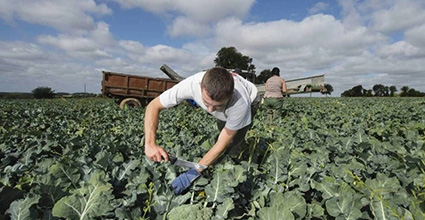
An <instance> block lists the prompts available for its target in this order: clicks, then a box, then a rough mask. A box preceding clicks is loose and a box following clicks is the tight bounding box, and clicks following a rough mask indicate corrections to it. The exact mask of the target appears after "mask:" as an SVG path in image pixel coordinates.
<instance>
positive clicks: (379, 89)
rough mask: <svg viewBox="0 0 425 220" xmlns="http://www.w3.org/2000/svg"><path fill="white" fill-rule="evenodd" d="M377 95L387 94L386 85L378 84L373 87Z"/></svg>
mask: <svg viewBox="0 0 425 220" xmlns="http://www.w3.org/2000/svg"><path fill="white" fill-rule="evenodd" d="M372 89H373V92H374V93H375V96H384V95H385V86H384V85H382V84H376V85H374V86H373V87H372Z"/></svg>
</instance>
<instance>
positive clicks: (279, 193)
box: [0, 98, 425, 220]
mask: <svg viewBox="0 0 425 220" xmlns="http://www.w3.org/2000/svg"><path fill="white" fill-rule="evenodd" d="M0 112H1V115H0V160H1V163H0V219H170V220H173V219H179V220H184V219H417V220H423V219H425V214H424V213H425V202H424V201H425V144H424V143H425V136H424V132H425V99H423V98H422V99H420V98H287V99H286V100H285V105H284V108H283V109H282V110H281V111H280V112H279V114H280V115H279V117H278V118H277V119H276V120H274V121H272V122H267V120H266V118H267V116H266V110H265V109H262V108H260V110H259V112H258V114H257V116H256V118H255V121H254V126H253V128H252V130H250V131H249V132H248V134H247V137H246V139H247V141H248V143H249V146H248V147H247V149H246V152H245V153H244V155H243V157H244V160H235V159H232V158H229V157H223V158H221V160H220V162H219V163H217V164H215V165H214V166H212V167H210V168H209V169H208V171H207V172H206V173H205V175H204V176H203V177H201V178H199V179H198V180H197V181H196V182H195V183H194V185H193V186H192V187H191V189H190V191H189V192H188V193H186V194H184V195H181V196H175V195H174V194H173V191H172V190H170V188H169V186H170V183H171V181H172V180H173V179H174V178H175V177H176V176H178V174H179V173H181V172H184V171H185V170H184V168H180V167H174V166H172V165H170V164H169V163H153V162H150V161H148V160H147V159H146V158H145V156H144V149H143V143H144V141H143V133H144V132H143V117H144V109H140V108H139V109H126V110H121V109H119V108H118V106H117V105H116V104H115V103H113V102H112V101H110V100H107V99H100V98H99V99H70V100H65V99H55V100H0ZM217 134H218V131H217V130H216V128H215V121H214V119H213V118H212V117H210V116H209V115H207V114H206V113H205V112H204V111H202V110H200V109H195V108H192V107H189V106H185V105H181V106H178V107H177V108H173V109H167V110H165V111H163V112H162V113H161V120H160V125H159V131H158V143H159V144H160V145H161V146H163V147H165V148H166V150H167V151H168V152H169V153H171V154H174V155H177V156H178V157H180V158H182V159H186V160H190V161H195V162H196V161H198V160H199V159H200V158H201V157H202V155H203V154H204V153H206V152H207V151H208V149H209V148H210V147H211V144H213V143H214V140H215V137H216V136H217Z"/></svg>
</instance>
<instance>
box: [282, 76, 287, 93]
mask: <svg viewBox="0 0 425 220" xmlns="http://www.w3.org/2000/svg"><path fill="white" fill-rule="evenodd" d="M282 92H283V93H285V92H286V82H285V80H284V79H282Z"/></svg>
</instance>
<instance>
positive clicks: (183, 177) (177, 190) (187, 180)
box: [171, 168, 201, 195]
mask: <svg viewBox="0 0 425 220" xmlns="http://www.w3.org/2000/svg"><path fill="white" fill-rule="evenodd" d="M200 176H201V174H200V173H199V172H198V171H197V170H195V169H193V168H192V169H190V170H188V171H186V172H185V173H183V174H180V176H178V177H177V178H175V179H174V180H173V182H171V188H172V189H173V190H174V194H176V195H180V194H181V193H182V192H184V191H185V190H186V189H187V188H189V186H190V185H191V184H192V182H193V181H195V180H196V179H197V178H198V177H200Z"/></svg>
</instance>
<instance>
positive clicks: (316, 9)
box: [308, 2, 329, 14]
mask: <svg viewBox="0 0 425 220" xmlns="http://www.w3.org/2000/svg"><path fill="white" fill-rule="evenodd" d="M328 8H329V3H326V2H318V3H316V4H315V5H314V6H313V7H312V8H310V10H309V11H308V12H309V14H317V13H320V12H324V11H326V10H327V9H328Z"/></svg>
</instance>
